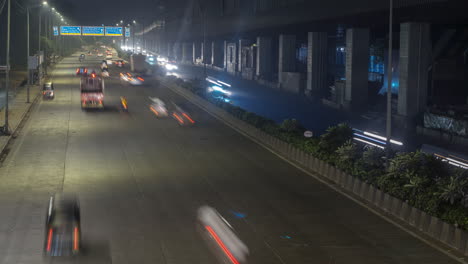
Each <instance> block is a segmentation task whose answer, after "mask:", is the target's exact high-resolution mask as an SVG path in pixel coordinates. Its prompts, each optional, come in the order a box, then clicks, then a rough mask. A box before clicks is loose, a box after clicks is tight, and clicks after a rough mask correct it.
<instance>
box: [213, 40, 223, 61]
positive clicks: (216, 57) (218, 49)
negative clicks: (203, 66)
mask: <svg viewBox="0 0 468 264" xmlns="http://www.w3.org/2000/svg"><path fill="white" fill-rule="evenodd" d="M223 53H224V51H223V43H222V42H221V41H213V42H212V43H211V64H212V65H214V66H217V67H223V64H224V61H223V59H224V58H223V56H224V55H223Z"/></svg>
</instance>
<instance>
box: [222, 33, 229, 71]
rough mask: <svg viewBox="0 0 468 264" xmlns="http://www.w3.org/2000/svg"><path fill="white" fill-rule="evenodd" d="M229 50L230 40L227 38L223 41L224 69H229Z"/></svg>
mask: <svg viewBox="0 0 468 264" xmlns="http://www.w3.org/2000/svg"><path fill="white" fill-rule="evenodd" d="M227 50H228V42H227V41H226V40H225V41H223V57H224V62H223V68H224V70H226V69H227V59H228V56H227Z"/></svg>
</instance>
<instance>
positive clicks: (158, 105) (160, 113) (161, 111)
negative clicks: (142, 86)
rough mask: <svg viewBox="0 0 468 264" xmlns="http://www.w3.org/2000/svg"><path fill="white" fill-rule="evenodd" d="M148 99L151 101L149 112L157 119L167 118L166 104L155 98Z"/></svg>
mask: <svg viewBox="0 0 468 264" xmlns="http://www.w3.org/2000/svg"><path fill="white" fill-rule="evenodd" d="M149 99H150V100H151V105H150V110H151V112H153V113H154V114H155V115H156V116H157V117H167V116H168V115H169V113H168V111H167V107H166V104H165V103H164V102H163V101H162V100H161V99H159V98H157V97H150V98H149Z"/></svg>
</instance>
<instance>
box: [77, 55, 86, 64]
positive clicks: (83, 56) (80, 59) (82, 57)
mask: <svg viewBox="0 0 468 264" xmlns="http://www.w3.org/2000/svg"><path fill="white" fill-rule="evenodd" d="M84 59H85V55H84V54H81V55H80V57H79V58H78V60H79V61H80V62H82V61H84Z"/></svg>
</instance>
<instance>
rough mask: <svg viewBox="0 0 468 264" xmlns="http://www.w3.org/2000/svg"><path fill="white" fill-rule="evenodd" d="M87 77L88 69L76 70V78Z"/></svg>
mask: <svg viewBox="0 0 468 264" xmlns="http://www.w3.org/2000/svg"><path fill="white" fill-rule="evenodd" d="M87 75H88V68H86V67H79V68H77V69H76V76H87Z"/></svg>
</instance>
